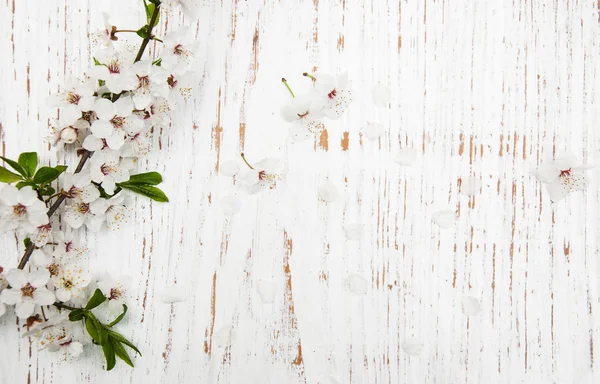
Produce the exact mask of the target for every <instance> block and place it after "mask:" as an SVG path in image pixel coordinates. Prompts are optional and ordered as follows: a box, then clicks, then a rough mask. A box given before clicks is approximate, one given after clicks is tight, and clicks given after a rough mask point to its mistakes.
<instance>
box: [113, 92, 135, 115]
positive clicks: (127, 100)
mask: <svg viewBox="0 0 600 384" xmlns="http://www.w3.org/2000/svg"><path fill="white" fill-rule="evenodd" d="M115 111H116V112H117V116H121V117H127V116H129V115H131V113H132V111H133V100H131V97H129V96H128V97H121V98H120V99H119V100H117V101H115Z"/></svg>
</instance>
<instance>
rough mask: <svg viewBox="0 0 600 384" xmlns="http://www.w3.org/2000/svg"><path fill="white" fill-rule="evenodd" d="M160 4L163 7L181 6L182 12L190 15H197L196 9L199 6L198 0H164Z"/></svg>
mask: <svg viewBox="0 0 600 384" xmlns="http://www.w3.org/2000/svg"><path fill="white" fill-rule="evenodd" d="M162 6H163V8H166V7H176V6H181V9H182V10H183V12H184V13H185V14H187V15H189V16H191V17H197V16H198V10H199V9H200V8H201V4H200V3H199V2H198V0H164V1H163V2H162Z"/></svg>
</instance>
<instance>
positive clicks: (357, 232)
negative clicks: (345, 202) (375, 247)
mask: <svg viewBox="0 0 600 384" xmlns="http://www.w3.org/2000/svg"><path fill="white" fill-rule="evenodd" d="M362 231H363V226H362V225H361V224H358V223H348V224H346V225H344V234H345V235H346V239H348V240H359V239H360V237H361V236H362Z"/></svg>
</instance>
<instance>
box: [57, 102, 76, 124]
mask: <svg viewBox="0 0 600 384" xmlns="http://www.w3.org/2000/svg"><path fill="white" fill-rule="evenodd" d="M78 119H81V109H79V106H77V105H74V104H69V105H67V106H64V107H62V108H61V109H60V121H61V122H63V123H64V124H65V125H71V124H73V123H75V122H76V121H77V120H78Z"/></svg>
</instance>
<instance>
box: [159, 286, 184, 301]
mask: <svg viewBox="0 0 600 384" xmlns="http://www.w3.org/2000/svg"><path fill="white" fill-rule="evenodd" d="M186 299H187V294H186V289H185V287H183V286H181V285H172V286H170V287H167V288H165V289H163V291H162V294H161V296H160V301H162V302H163V303H166V304H171V303H180V302H182V301H185V300H186Z"/></svg>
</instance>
